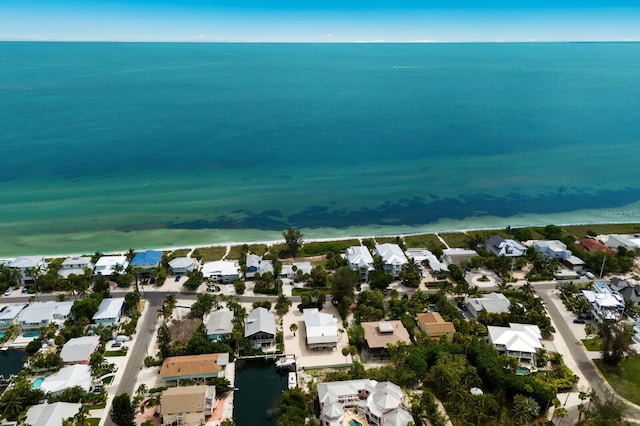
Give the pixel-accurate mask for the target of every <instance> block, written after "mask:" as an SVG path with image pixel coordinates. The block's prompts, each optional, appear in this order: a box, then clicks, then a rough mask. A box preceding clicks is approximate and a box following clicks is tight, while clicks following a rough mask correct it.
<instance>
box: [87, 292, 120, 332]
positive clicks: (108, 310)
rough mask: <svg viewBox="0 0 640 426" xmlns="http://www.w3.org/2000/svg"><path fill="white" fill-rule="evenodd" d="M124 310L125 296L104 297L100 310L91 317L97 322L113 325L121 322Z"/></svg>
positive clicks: (107, 325)
mask: <svg viewBox="0 0 640 426" xmlns="http://www.w3.org/2000/svg"><path fill="white" fill-rule="evenodd" d="M123 310H124V297H108V298H106V299H102V301H101V302H100V306H98V311H97V312H96V313H95V314H93V317H92V318H91V319H92V320H93V322H94V323H95V324H98V325H104V326H105V327H111V326H113V325H116V324H118V323H119V322H120V316H121V315H122V312H123Z"/></svg>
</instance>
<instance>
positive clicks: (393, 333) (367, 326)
mask: <svg viewBox="0 0 640 426" xmlns="http://www.w3.org/2000/svg"><path fill="white" fill-rule="evenodd" d="M360 325H361V326H362V328H363V329H364V339H365V340H366V341H367V346H368V347H369V348H370V349H382V348H386V347H387V345H389V344H393V345H395V344H397V343H400V342H402V343H405V344H407V345H410V344H411V337H409V332H408V331H407V329H406V328H404V325H402V322H401V321H397V320H394V321H376V322H363V323H361V324H360Z"/></svg>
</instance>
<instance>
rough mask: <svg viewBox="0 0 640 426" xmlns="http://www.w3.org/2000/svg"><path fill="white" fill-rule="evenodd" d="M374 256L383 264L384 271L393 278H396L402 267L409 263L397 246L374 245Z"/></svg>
mask: <svg viewBox="0 0 640 426" xmlns="http://www.w3.org/2000/svg"><path fill="white" fill-rule="evenodd" d="M376 254H377V255H378V256H380V257H381V258H382V261H383V262H384V271H385V272H386V273H387V274H389V275H391V276H392V277H394V278H398V276H399V275H400V271H402V267H403V266H404V265H406V264H407V263H409V261H408V260H407V256H405V255H404V252H403V251H402V249H401V248H400V246H399V245H397V244H390V243H386V244H376Z"/></svg>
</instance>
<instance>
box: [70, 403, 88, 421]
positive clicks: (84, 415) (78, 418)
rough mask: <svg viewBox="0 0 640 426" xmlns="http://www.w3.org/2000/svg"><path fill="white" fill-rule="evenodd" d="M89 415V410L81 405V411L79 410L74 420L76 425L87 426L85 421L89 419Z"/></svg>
mask: <svg viewBox="0 0 640 426" xmlns="http://www.w3.org/2000/svg"><path fill="white" fill-rule="evenodd" d="M88 413H89V410H87V408H86V407H85V406H84V405H81V406H80V409H79V410H78V413H77V414H76V415H75V416H73V420H74V422H75V424H76V425H80V426H85V420H86V419H87V414H88Z"/></svg>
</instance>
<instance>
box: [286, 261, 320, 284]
mask: <svg viewBox="0 0 640 426" xmlns="http://www.w3.org/2000/svg"><path fill="white" fill-rule="evenodd" d="M312 269H313V266H312V265H311V262H293V264H292V265H287V266H283V267H282V271H281V272H280V276H282V277H283V278H289V279H291V280H295V279H296V278H297V277H298V271H301V272H300V273H301V274H311V271H312Z"/></svg>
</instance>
